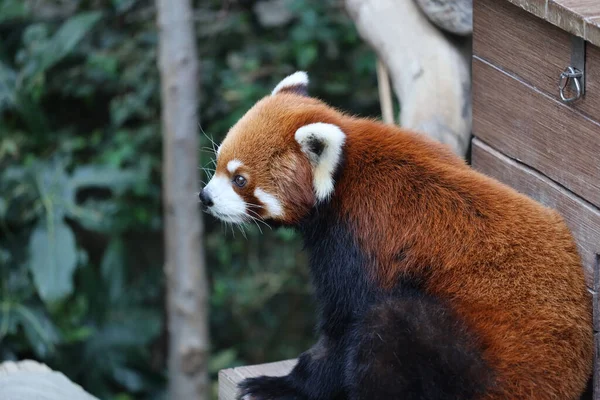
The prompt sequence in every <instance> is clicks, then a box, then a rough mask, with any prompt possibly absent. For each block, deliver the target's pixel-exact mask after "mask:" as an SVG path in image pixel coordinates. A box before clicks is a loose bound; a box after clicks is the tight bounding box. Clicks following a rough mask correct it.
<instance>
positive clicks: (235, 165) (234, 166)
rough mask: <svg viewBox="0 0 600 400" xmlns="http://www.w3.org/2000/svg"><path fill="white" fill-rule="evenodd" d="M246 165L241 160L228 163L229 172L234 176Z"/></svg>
mask: <svg viewBox="0 0 600 400" xmlns="http://www.w3.org/2000/svg"><path fill="white" fill-rule="evenodd" d="M242 165H244V164H243V163H242V162H241V161H240V160H231V161H229V162H228V163H227V171H229V173H230V174H233V173H234V172H235V171H236V170H237V169H238V168H239V167H241V166H242Z"/></svg>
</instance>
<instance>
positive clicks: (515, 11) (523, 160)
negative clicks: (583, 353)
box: [472, 0, 600, 400]
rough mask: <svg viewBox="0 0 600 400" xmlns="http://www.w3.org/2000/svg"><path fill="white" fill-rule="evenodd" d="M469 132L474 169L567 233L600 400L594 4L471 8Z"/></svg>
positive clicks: (507, 1)
mask: <svg viewBox="0 0 600 400" xmlns="http://www.w3.org/2000/svg"><path fill="white" fill-rule="evenodd" d="M574 64H577V66H576V67H577V68H575V69H574V70H571V71H569V70H568V69H567V68H568V67H569V66H574ZM573 71H575V72H583V77H582V78H583V79H584V81H582V80H581V78H579V80H577V83H579V84H580V89H584V91H583V90H582V91H583V94H582V95H581V97H579V98H578V99H577V100H575V101H571V102H567V101H564V100H563V99H561V96H560V89H559V86H560V84H563V86H564V92H563V96H564V97H566V98H568V97H576V96H577V94H578V90H577V87H576V86H575V85H576V83H575V80H576V79H575V74H573V75H570V76H569V79H568V80H567V79H566V75H565V74H569V73H572V72H573ZM563 72H565V74H563V75H562V80H561V74H562V73H563ZM473 133H474V136H475V138H474V139H473V150H472V162H473V166H474V167H475V168H476V169H478V170H480V171H482V172H484V173H486V174H487V175H490V176H492V177H495V178H497V179H498V180H500V181H502V182H504V183H506V184H508V185H510V186H512V187H514V188H515V189H517V190H519V191H520V192H522V193H524V194H527V195H529V196H531V197H533V198H535V199H537V200H539V201H540V202H542V203H544V204H546V205H548V206H550V207H553V208H555V209H556V210H558V211H559V212H560V213H562V215H563V216H564V218H565V220H566V221H567V224H568V225H569V227H570V228H571V230H572V231H573V234H574V236H575V239H576V241H577V244H578V246H579V250H580V253H581V256H582V258H583V262H584V268H585V273H586V279H587V284H588V287H589V290H590V292H592V294H593V299H594V330H595V332H596V335H595V336H596V349H597V351H596V355H597V357H596V358H597V359H596V367H595V373H594V377H595V378H594V383H595V394H594V399H596V400H600V374H599V373H600V365H599V362H598V355H599V354H600V347H599V345H598V338H599V337H598V333H597V332H598V329H599V321H600V318H599V315H598V299H597V296H596V292H597V290H598V288H599V287H600V286H599V281H600V276H599V273H598V270H599V267H600V0H474V32H473Z"/></svg>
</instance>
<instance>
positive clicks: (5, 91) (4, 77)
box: [0, 62, 17, 112]
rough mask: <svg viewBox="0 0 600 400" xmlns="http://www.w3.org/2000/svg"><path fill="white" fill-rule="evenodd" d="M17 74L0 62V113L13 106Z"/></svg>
mask: <svg viewBox="0 0 600 400" xmlns="http://www.w3.org/2000/svg"><path fill="white" fill-rule="evenodd" d="M16 87H17V73H16V72H15V71H14V70H13V69H11V68H10V67H9V66H8V65H5V64H4V63H2V62H0V112H2V111H4V110H6V109H10V108H12V107H13V106H14V104H15V98H16V90H17V89H16Z"/></svg>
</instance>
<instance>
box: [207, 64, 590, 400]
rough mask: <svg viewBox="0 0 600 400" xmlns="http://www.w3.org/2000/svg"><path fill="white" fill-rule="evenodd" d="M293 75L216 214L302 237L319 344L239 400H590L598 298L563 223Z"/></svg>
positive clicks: (216, 198)
mask: <svg viewBox="0 0 600 400" xmlns="http://www.w3.org/2000/svg"><path fill="white" fill-rule="evenodd" d="M307 85H308V77H307V75H306V74H305V73H304V72H297V73H295V74H293V75H291V76H289V77H287V78H285V79H284V80H283V81H282V82H281V83H279V84H278V85H277V87H276V88H275V89H274V90H273V92H272V94H271V95H270V96H267V97H265V98H263V99H262V100H260V101H259V102H258V103H257V104H256V105H255V106H254V107H252V108H251V109H250V110H249V111H248V112H247V113H246V114H245V115H244V116H243V117H242V118H241V119H240V120H239V122H238V123H236V124H235V125H234V126H233V127H232V128H231V130H230V131H229V132H228V134H227V136H226V137H225V139H224V141H223V142H222V144H221V145H220V147H219V148H218V152H217V165H216V171H215V175H214V176H213V177H212V179H211V180H210V182H209V183H208V184H207V186H206V187H205V188H204V189H203V190H202V192H201V193H200V200H201V202H202V203H203V206H204V207H205V209H206V210H207V211H208V212H209V213H211V214H212V215H214V216H215V217H218V218H220V219H221V220H224V221H228V222H232V223H244V222H247V221H251V220H252V219H254V218H259V219H261V220H264V221H266V222H269V223H273V224H280V225H286V226H293V227H295V228H297V229H298V230H299V231H300V232H301V233H302V234H303V238H304V241H305V244H306V248H307V250H308V251H309V253H310V269H311V275H312V279H313V283H314V285H315V289H316V297H317V300H318V304H319V312H320V322H319V325H318V331H319V334H320V337H319V340H318V342H317V344H315V346H314V347H312V348H311V349H310V350H308V351H307V352H305V353H303V354H302V355H301V356H300V357H299V360H298V364H297V365H296V367H295V368H294V369H293V371H292V372H291V373H290V374H289V375H287V376H285V377H265V376H263V377H258V378H252V379H247V380H245V381H243V382H242V383H241V384H240V394H239V398H240V399H251V400H267V399H271V400H273V399H275V400H292V399H296V400H322V399H349V400H359V399H402V400H407V399H408V400H410V399H415V400H417V399H419V400H425V399H428V400H431V399H489V400H492V399H498V400H499V399H542V400H545V399H569V400H570V399H578V398H579V396H581V394H582V393H583V391H584V389H585V387H586V383H588V379H589V377H590V374H591V369H592V358H593V332H592V309H591V296H590V295H589V293H588V292H587V290H586V286H585V282H584V276H583V268H582V266H581V262H580V259H579V256H578V252H577V249H576V246H575V243H574V241H573V238H572V236H571V234H570V232H569V230H568V228H567V227H566V225H565V223H564V222H563V219H562V218H561V217H560V216H559V215H558V213H556V212H555V211H553V210H551V209H549V208H546V207H544V206H542V205H541V204H539V203H537V202H535V201H533V200H532V199H530V198H528V197H526V196H524V195H521V194H519V193H517V192H516V191H514V190H513V189H511V188H509V187H507V186H505V185H503V184H501V183H499V182H497V181H495V180H494V179H491V178H489V177H487V176H484V175H482V174H480V173H478V172H476V171H474V170H473V169H471V168H470V167H469V166H468V165H466V163H465V162H464V161H463V160H461V159H460V158H458V157H457V156H455V155H454V154H453V153H452V152H451V151H450V150H449V149H448V148H446V147H445V146H443V145H441V144H439V143H437V142H434V141H433V140H431V139H428V138H426V137H425V136H424V135H421V134H417V133H414V132H410V131H407V130H404V129H401V128H399V127H396V126H390V125H384V124H382V123H379V122H376V121H373V120H368V119H361V118H356V117H352V116H349V115H346V114H344V113H342V112H339V111H337V110H335V109H334V108H331V107H329V106H328V105H326V104H324V103H323V102H321V101H320V100H317V99H315V98H311V97H309V96H308V94H307Z"/></svg>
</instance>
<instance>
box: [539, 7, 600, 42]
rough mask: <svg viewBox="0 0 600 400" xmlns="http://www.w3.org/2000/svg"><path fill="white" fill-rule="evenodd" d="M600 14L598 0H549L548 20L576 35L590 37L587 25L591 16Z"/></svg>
mask: <svg viewBox="0 0 600 400" xmlns="http://www.w3.org/2000/svg"><path fill="white" fill-rule="evenodd" d="M598 15H600V2H599V1H598V0H552V1H548V7H547V8H546V20H547V21H548V22H550V23H552V24H554V25H556V26H558V27H560V28H561V29H564V30H566V31H567V32H570V33H572V34H574V35H577V36H579V37H583V38H585V39H588V37H587V35H586V25H588V24H590V18H591V17H595V16H598Z"/></svg>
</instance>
